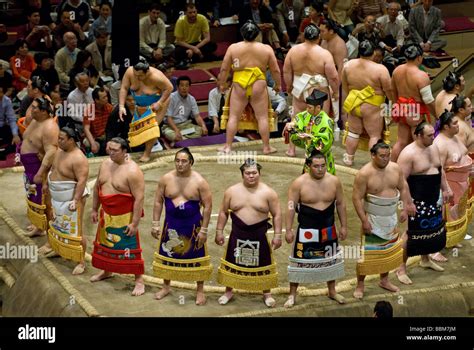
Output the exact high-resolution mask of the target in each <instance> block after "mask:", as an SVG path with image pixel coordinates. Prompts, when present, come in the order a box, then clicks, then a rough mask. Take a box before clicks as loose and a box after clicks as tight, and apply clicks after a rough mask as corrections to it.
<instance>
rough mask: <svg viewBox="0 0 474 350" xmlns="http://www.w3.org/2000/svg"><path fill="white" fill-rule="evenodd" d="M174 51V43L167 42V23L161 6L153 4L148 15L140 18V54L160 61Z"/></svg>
mask: <svg viewBox="0 0 474 350" xmlns="http://www.w3.org/2000/svg"><path fill="white" fill-rule="evenodd" d="M173 52H174V45H172V44H170V43H167V42H166V25H165V22H163V20H162V19H161V18H160V6H159V5H158V4H152V5H151V6H150V9H149V10H148V16H146V17H143V18H142V19H141V20H140V54H141V55H142V56H144V57H146V58H147V59H148V60H154V61H158V62H159V61H162V60H163V59H164V58H168V57H170V56H171V55H172V54H173Z"/></svg>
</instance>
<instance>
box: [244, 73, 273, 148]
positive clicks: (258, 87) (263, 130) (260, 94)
mask: <svg viewBox="0 0 474 350" xmlns="http://www.w3.org/2000/svg"><path fill="white" fill-rule="evenodd" d="M250 105H251V106H252V108H253V111H254V112H255V119H257V123H258V132H259V133H260V137H261V138H262V142H263V154H270V153H275V152H276V151H277V149H276V148H274V147H271V146H270V130H269V127H268V93H267V83H266V81H265V80H257V81H256V82H255V83H254V84H253V86H252V96H251V97H250Z"/></svg>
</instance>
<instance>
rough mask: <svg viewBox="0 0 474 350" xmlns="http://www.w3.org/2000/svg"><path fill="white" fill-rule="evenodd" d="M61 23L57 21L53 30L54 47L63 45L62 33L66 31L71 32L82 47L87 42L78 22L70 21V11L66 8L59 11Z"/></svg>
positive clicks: (57, 47)
mask: <svg viewBox="0 0 474 350" xmlns="http://www.w3.org/2000/svg"><path fill="white" fill-rule="evenodd" d="M60 20H61V23H59V24H58V25H57V26H56V28H55V29H54V30H53V37H54V45H55V47H56V49H60V48H62V47H63V46H64V45H65V42H64V40H63V38H64V34H66V33H67V32H72V33H74V35H75V36H76V38H77V39H78V40H79V46H80V47H84V45H85V44H86V43H87V37H86V35H85V34H84V31H83V30H82V28H81V26H80V25H79V24H77V23H76V24H74V23H73V22H72V21H71V13H70V12H69V11H68V10H64V11H62V12H61V17H60Z"/></svg>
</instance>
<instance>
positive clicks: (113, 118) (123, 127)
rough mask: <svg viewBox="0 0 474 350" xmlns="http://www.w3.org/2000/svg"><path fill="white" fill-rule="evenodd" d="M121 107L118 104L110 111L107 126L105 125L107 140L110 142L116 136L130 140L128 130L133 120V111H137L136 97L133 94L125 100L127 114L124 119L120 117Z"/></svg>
mask: <svg viewBox="0 0 474 350" xmlns="http://www.w3.org/2000/svg"><path fill="white" fill-rule="evenodd" d="M119 108H120V106H119V105H118V104H117V105H116V106H115V107H114V109H113V110H112V112H111V113H110V116H109V120H108V121H107V126H106V127H105V141H106V142H109V141H110V140H111V139H113V138H114V137H121V138H123V139H124V140H128V130H129V128H130V123H131V122H132V118H133V113H134V111H135V99H134V98H133V96H132V95H128V96H127V98H126V100H125V110H126V111H127V114H125V115H123V116H122V117H123V121H121V120H120V118H119Z"/></svg>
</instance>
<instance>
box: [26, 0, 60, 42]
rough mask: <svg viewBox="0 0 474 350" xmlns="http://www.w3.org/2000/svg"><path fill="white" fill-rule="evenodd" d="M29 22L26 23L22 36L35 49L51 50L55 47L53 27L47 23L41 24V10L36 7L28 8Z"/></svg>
mask: <svg viewBox="0 0 474 350" xmlns="http://www.w3.org/2000/svg"><path fill="white" fill-rule="evenodd" d="M26 16H27V18H28V23H27V24H25V29H24V33H23V34H22V37H23V38H24V39H25V40H26V42H27V43H28V46H29V48H31V49H32V50H33V51H49V50H50V49H51V48H52V47H53V42H52V41H51V29H49V27H48V26H47V25H40V19H41V17H40V12H39V9H38V8H36V7H30V8H29V9H27V12H26Z"/></svg>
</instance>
